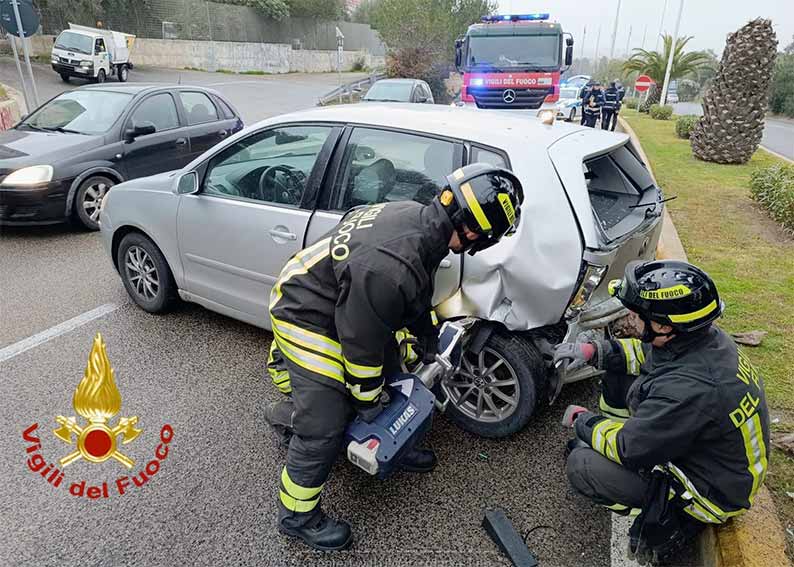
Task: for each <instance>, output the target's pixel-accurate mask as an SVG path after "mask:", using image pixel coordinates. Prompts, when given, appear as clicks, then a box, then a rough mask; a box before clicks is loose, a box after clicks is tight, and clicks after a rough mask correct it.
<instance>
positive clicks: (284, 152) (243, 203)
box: [177, 125, 341, 328]
mask: <svg viewBox="0 0 794 567" xmlns="http://www.w3.org/2000/svg"><path fill="white" fill-rule="evenodd" d="M340 131H341V128H338V127H334V126H330V125H289V126H281V127H273V128H269V129H267V130H262V131H259V132H255V133H253V134H251V135H249V136H247V137H246V138H243V139H241V140H239V141H237V142H236V143H234V144H232V145H231V146H229V147H227V148H225V149H224V150H223V151H221V152H219V153H218V154H216V155H215V156H213V157H212V158H211V159H210V160H209V162H208V164H207V166H206V172H205V173H204V176H203V180H202V183H201V184H200V189H199V191H198V192H197V193H195V194H193V195H183V196H182V197H181V203H180V206H179V213H178V215H177V224H178V229H177V230H178V236H179V249H180V255H181V258H182V266H183V268H184V273H185V290H186V291H187V292H188V293H189V294H190V295H191V299H193V300H194V301H197V302H198V303H202V304H204V305H205V306H207V307H209V308H211V309H215V310H217V311H221V312H223V313H226V314H227V315H230V316H233V317H235V318H238V319H242V320H244V321H248V322H249V323H252V324H254V325H258V326H261V327H265V328H269V327H270V319H269V316H268V296H269V295H270V289H271V287H272V286H273V284H274V283H275V281H276V278H277V277H278V275H279V272H280V271H281V268H282V267H283V266H284V264H286V263H287V260H289V258H290V257H292V255H294V254H295V253H296V252H298V251H299V250H301V249H302V248H303V246H304V244H305V234H306V228H307V226H308V224H309V219H310V218H311V216H312V206H310V205H308V204H307V198H308V196H309V195H312V194H315V193H316V191H317V187H319V184H320V182H321V180H322V178H323V175H324V172H325V168H326V165H327V162H328V156H329V155H330V154H331V149H332V148H333V145H334V143H335V141H336V138H337V137H338V135H339V132H340Z"/></svg>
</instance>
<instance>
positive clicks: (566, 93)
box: [560, 88, 579, 98]
mask: <svg viewBox="0 0 794 567" xmlns="http://www.w3.org/2000/svg"><path fill="white" fill-rule="evenodd" d="M578 97H579V89H570V88H568V89H560V98H578Z"/></svg>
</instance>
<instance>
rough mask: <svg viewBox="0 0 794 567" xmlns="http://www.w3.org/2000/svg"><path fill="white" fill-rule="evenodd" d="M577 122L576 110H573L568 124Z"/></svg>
mask: <svg viewBox="0 0 794 567" xmlns="http://www.w3.org/2000/svg"><path fill="white" fill-rule="evenodd" d="M575 120H576V109H575V108H572V109H571V113H570V114H569V115H568V122H574V121H575Z"/></svg>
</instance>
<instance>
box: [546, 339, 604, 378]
mask: <svg viewBox="0 0 794 567" xmlns="http://www.w3.org/2000/svg"><path fill="white" fill-rule="evenodd" d="M595 353H596V347H595V345H593V344H592V343H561V344H559V345H557V346H555V347H554V366H558V365H559V364H560V363H562V364H567V366H568V368H567V371H568V372H575V371H577V370H579V369H580V368H583V367H584V365H585V364H588V363H589V362H590V361H592V360H593V358H594V356H595Z"/></svg>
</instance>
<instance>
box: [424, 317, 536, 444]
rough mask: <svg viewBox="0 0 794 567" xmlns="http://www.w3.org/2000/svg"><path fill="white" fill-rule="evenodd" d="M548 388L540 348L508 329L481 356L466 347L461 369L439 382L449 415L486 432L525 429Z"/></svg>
mask: <svg viewBox="0 0 794 567" xmlns="http://www.w3.org/2000/svg"><path fill="white" fill-rule="evenodd" d="M545 387H546V374H545V371H544V367H543V362H542V358H541V355H540V352H539V351H538V349H537V348H536V347H535V345H534V344H532V343H531V342H529V341H528V340H525V339H524V338H522V337H519V336H516V335H514V334H511V333H509V332H507V331H504V330H497V331H495V332H494V333H493V334H492V335H491V336H490V338H489V339H488V341H486V343H485V346H484V347H483V348H482V350H481V351H480V353H479V354H478V355H475V354H473V353H471V352H465V353H464V355H463V364H462V365H461V369H460V372H459V373H458V374H456V375H455V376H453V377H452V378H449V379H447V380H445V381H443V382H442V383H441V384H440V391H439V394H440V397H441V399H442V400H443V399H444V398H448V399H449V402H448V404H447V409H446V412H445V415H446V416H447V417H448V418H449V419H450V420H451V421H453V422H454V423H456V424H457V425H459V426H460V427H461V428H463V429H465V430H466V431H469V432H471V433H474V434H476V435H480V436H482V437H494V438H496V437H506V436H508V435H512V434H513V433H516V432H517V431H520V430H521V429H522V428H523V427H524V426H525V425H526V424H527V422H528V421H529V418H530V417H532V414H533V413H534V412H535V408H536V406H537V403H538V400H540V399H542V396H543V393H544V391H545Z"/></svg>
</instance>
